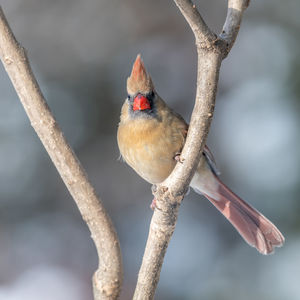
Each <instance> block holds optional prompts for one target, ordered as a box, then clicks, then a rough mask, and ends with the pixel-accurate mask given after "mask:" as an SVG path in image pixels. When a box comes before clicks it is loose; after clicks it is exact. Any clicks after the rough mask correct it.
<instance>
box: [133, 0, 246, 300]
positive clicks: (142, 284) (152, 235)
mask: <svg viewBox="0 0 300 300" xmlns="http://www.w3.org/2000/svg"><path fill="white" fill-rule="evenodd" d="M174 2H175V3H176V5H177V6H178V7H179V9H180V11H181V12H182V14H183V16H184V17H185V18H186V20H187V22H188V23H189V25H190V27H191V29H192V31H193V33H194V35H195V39H196V47H197V52H198V73H197V93H196V100H195V106H194V110H193V113H192V116H191V122H190V126H189V131H188V135H187V139H186V143H185V146H184V148H183V150H182V154H181V158H182V159H183V163H177V165H176V166H175V168H174V170H173V172H172V173H171V174H170V176H169V177H168V178H167V179H166V180H165V181H164V182H162V183H161V184H160V185H158V186H157V190H156V192H155V193H154V194H155V198H156V206H157V209H155V211H154V213H153V217H152V220H151V224H150V230H149V235H148V240H147V244H146V249H145V253H144V257H143V262H142V266H141V268H140V271H139V275H138V282H137V286H136V290H135V293H134V299H135V300H140V299H153V297H154V293H155V290H156V286H157V283H158V281H159V276H160V270H161V267H162V263H163V260H164V256H165V253H166V249H167V247H168V244H169V241H170V238H171V236H172V234H173V231H174V229H175V225H176V221H177V216H178V209H179V206H180V203H181V201H182V199H183V197H184V195H185V193H186V191H187V189H188V187H189V184H190V181H191V179H192V177H193V175H194V173H195V169H196V167H197V165H198V163H199V159H200V155H201V153H202V150H203V147H204V145H205V143H206V137H207V135H208V131H209V127H210V123H211V120H212V116H213V111H214V105H215V98H216V91H217V84H218V78H219V70H220V66H221V62H222V60H223V59H224V58H225V57H226V55H227V53H228V52H229V50H230V49H231V47H232V45H233V43H234V41H235V38H236V35H237V33H238V29H239V25H240V22H241V19H242V14H243V11H244V8H245V7H246V2H248V1H245V0H240V1H238V0H236V1H229V3H228V5H229V15H230V16H231V17H230V16H229V17H228V16H227V19H226V24H225V25H226V26H225V31H226V32H227V33H228V35H227V36H224V39H223V38H222V37H221V36H220V37H218V36H217V35H215V34H214V33H213V32H212V31H211V30H210V29H209V28H208V27H207V25H206V24H205V23H204V21H203V19H202V17H201V15H200V13H199V11H198V10H197V8H196V6H195V5H194V4H193V3H192V2H191V1H190V0H174ZM233 4H234V6H232V5H233ZM237 7H242V8H243V9H239V10H238V9H237ZM231 8H234V9H237V11H234V17H232V10H230V9H231Z"/></svg>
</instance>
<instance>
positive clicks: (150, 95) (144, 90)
mask: <svg viewBox="0 0 300 300" xmlns="http://www.w3.org/2000/svg"><path fill="white" fill-rule="evenodd" d="M127 92H128V102H129V111H130V114H131V115H134V116H150V115H154V114H155V103H154V102H155V95H156V94H155V90H154V86H153V83H152V80H151V77H150V75H149V74H148V73H147V71H146V69H145V66H144V63H143V61H142V59H141V55H140V54H139V55H138V56H137V58H136V60H135V62H134V64H133V67H132V71H131V75H130V77H128V79H127Z"/></svg>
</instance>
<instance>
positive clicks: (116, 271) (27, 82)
mask: <svg viewBox="0 0 300 300" xmlns="http://www.w3.org/2000/svg"><path fill="white" fill-rule="evenodd" d="M0 57H1V60H2V63H3V65H4V67H5V69H6V71H7V73H8V75H9V77H10V79H11V81H12V83H13V85H14V87H15V90H16V92H17V94H18V96H19V98H20V101H21V103H22V105H23V106H24V109H25V111H26V113H27V115H28V117H29V119H30V122H31V125H32V127H33V128H34V130H35V131H36V133H37V134H38V136H39V138H40V140H41V141H42V143H43V145H44V147H45V148H46V150H47V152H48V154H49V156H50V157H51V159H52V161H53V163H54V165H55V166H56V168H57V170H58V172H59V174H60V176H61V177H62V179H63V181H64V183H65V184H66V186H67V188H68V190H69V192H70V193H71V195H72V197H73V198H74V200H75V202H76V204H77V206H78V209H79V211H80V213H81V215H82V218H83V219H84V220H85V222H86V223H87V225H88V227H89V229H90V231H91V237H92V239H93V241H94V243H95V246H96V248H97V252H98V257H99V267H98V270H97V271H96V272H95V274H94V277H93V288H94V297H95V298H94V299H97V300H98V299H116V298H118V295H119V293H120V288H121V284H122V261H121V253H120V246H119V241H118V237H117V234H116V232H115V229H114V227H113V225H112V222H111V220H110V218H109V216H108V214H107V213H106V211H105V209H104V206H103V204H102V202H101V201H100V199H99V198H98V196H97V195H96V192H95V190H94V188H93V187H92V185H91V184H90V182H89V180H88V178H87V175H86V173H85V171H84V169H83V167H82V166H81V164H80V162H79V161H78V159H77V157H76V155H75V154H74V152H73V151H72V149H71V147H70V146H69V145H68V143H67V141H66V139H65V137H64V136H63V133H62V131H61V130H60V128H59V126H58V124H57V122H56V120H55V119H54V117H53V115H52V114H51V111H50V109H49V107H48V106H47V104H46V101H45V99H44V97H43V95H42V92H41V91H40V88H39V86H38V83H37V81H36V79H35V77H34V75H33V73H32V70H31V67H30V65H29V62H28V59H27V56H26V53H25V50H24V48H22V47H21V46H20V45H19V44H18V42H17V41H16V39H15V37H14V35H13V33H12V31H11V29H10V28H9V25H8V23H7V21H6V18H5V16H4V13H3V11H2V9H1V7H0Z"/></svg>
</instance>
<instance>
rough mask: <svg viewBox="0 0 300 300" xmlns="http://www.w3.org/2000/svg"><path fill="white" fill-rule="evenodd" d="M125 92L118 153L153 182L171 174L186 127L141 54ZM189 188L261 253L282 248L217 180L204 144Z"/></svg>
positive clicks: (273, 232)
mask: <svg viewBox="0 0 300 300" xmlns="http://www.w3.org/2000/svg"><path fill="white" fill-rule="evenodd" d="M127 92H128V98H127V99H126V100H125V103H124V104H123V107H122V111H121V120H120V124H119V128H118V145H119V149H120V152H121V155H122V157H123V159H124V160H125V161H126V162H127V164H129V165H130V166H131V167H132V168H133V169H134V170H135V171H136V172H137V173H138V174H139V175H140V176H141V177H142V178H144V179H145V180H146V181H148V182H150V183H151V184H158V183H160V182H162V181H164V180H165V179H166V178H167V177H168V175H169V174H170V173H171V171H172V170H173V168H174V166H175V164H176V162H177V160H178V157H179V155H180V152H181V150H182V148H183V145H184V143H185V138H186V134H187V130H188V125H187V123H186V122H185V121H184V119H183V118H182V117H181V116H180V115H179V114H177V113H175V112H174V111H173V110H172V109H170V108H169V107H168V106H167V105H166V103H165V102H164V101H163V100H162V99H161V98H160V97H159V96H158V94H157V93H156V91H155V89H154V86H153V83H152V80H151V77H150V76H149V74H148V73H147V72H146V69H145V66H144V64H143V62H142V60H141V56H140V55H138V56H137V58H136V60H135V62H134V64H133V68H132V72H131V75H130V77H129V78H128V79H127ZM190 186H191V187H192V188H193V189H194V190H195V191H196V192H198V193H200V194H202V195H204V196H205V197H206V198H207V199H208V200H209V201H210V202H211V203H212V204H213V205H214V206H215V207H216V208H217V209H218V210H219V211H220V212H221V213H222V214H223V215H224V216H225V217H226V218H227V219H228V220H229V222H231V224H232V225H233V226H234V227H235V228H236V229H237V231H238V232H239V233H240V234H241V236H242V237H243V238H244V239H245V241H246V242H247V243H248V244H249V245H251V246H253V247H255V248H256V249H257V250H258V251H259V252H260V253H262V254H269V253H272V252H273V248H274V247H280V246H282V244H283V242H284V237H283V235H282V234H281V232H280V231H279V230H278V229H277V228H276V226H275V225H274V224H272V223H271V222H270V221H269V220H268V219H267V218H266V217H264V216H263V215H262V214H261V213H259V212H258V211H257V210H255V209H254V208H253V207H251V206H250V205H249V204H247V203H246V202H245V201H243V200H242V199H240V198H239V197H238V196H237V195H235V194H234V193H233V192H232V191H231V190H230V189H229V188H228V187H227V186H226V185H224V184H223V183H222V182H221V180H220V179H219V177H218V172H217V170H216V166H215V161H214V158H213V156H212V154H211V152H210V151H209V149H208V147H207V146H206V147H205V148H204V151H203V155H202V157H201V159H200V162H199V165H198V167H197V170H196V173H195V175H194V177H193V179H192V181H191V184H190Z"/></svg>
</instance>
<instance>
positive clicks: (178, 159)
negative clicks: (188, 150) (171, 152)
mask: <svg viewBox="0 0 300 300" xmlns="http://www.w3.org/2000/svg"><path fill="white" fill-rule="evenodd" d="M174 159H175V160H176V161H177V162H180V163H181V164H182V163H183V162H184V158H181V153H176V154H175V156H174Z"/></svg>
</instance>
